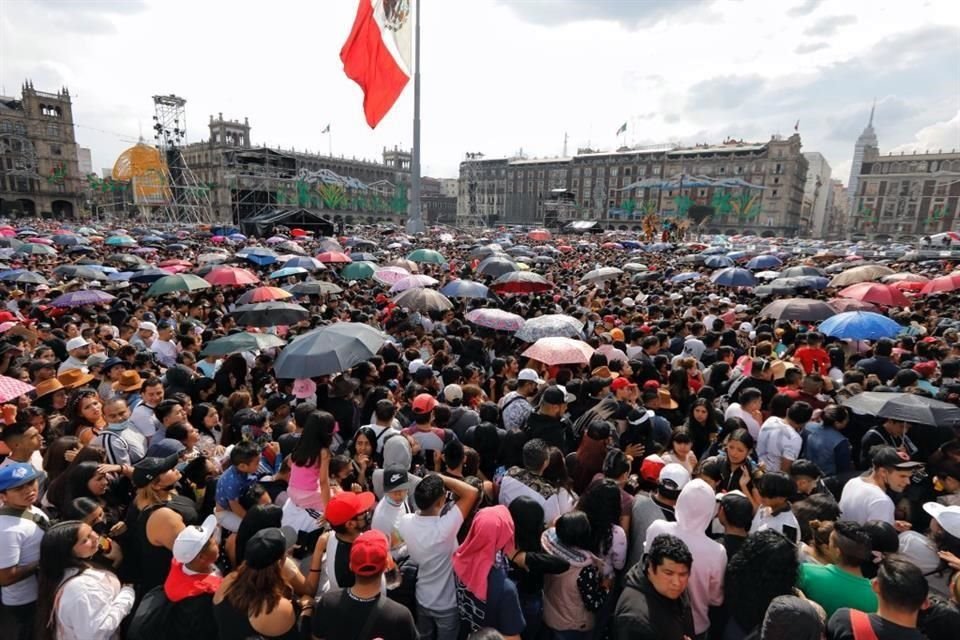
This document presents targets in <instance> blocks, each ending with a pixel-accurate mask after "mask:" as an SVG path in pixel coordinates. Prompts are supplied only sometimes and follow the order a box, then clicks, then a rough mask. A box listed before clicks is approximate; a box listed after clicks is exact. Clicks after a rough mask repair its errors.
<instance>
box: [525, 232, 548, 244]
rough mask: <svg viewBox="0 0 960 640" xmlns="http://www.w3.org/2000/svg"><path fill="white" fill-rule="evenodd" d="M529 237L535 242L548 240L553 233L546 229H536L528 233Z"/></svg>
mask: <svg viewBox="0 0 960 640" xmlns="http://www.w3.org/2000/svg"><path fill="white" fill-rule="evenodd" d="M527 237H528V238H530V239H531V240H533V241H534V242H546V241H547V240H550V238H552V237H553V235H552V234H551V233H550V232H549V231H547V230H546V229H534V230H533V231H531V232H530V233H528V234H527Z"/></svg>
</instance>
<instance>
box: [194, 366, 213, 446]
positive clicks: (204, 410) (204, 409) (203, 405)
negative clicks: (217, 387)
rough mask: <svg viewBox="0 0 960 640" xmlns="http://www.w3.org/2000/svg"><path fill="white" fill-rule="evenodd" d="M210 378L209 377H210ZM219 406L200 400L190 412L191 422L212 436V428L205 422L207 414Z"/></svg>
mask: <svg viewBox="0 0 960 640" xmlns="http://www.w3.org/2000/svg"><path fill="white" fill-rule="evenodd" d="M208 380H209V378H208ZM216 410H217V407H216V406H215V405H213V404H212V403H210V402H200V403H197V404H194V405H193V411H191V412H190V424H192V425H193V426H194V428H195V429H196V430H197V431H199V432H200V433H203V434H206V435H208V436H212V435H213V434H212V433H211V432H210V429H208V428H207V425H205V424H204V423H203V421H204V420H205V419H206V417H207V414H208V413H210V412H211V411H216Z"/></svg>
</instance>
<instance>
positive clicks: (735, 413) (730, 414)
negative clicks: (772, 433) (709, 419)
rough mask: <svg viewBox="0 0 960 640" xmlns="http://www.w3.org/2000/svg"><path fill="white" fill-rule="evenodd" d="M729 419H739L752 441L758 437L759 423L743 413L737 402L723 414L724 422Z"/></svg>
mask: <svg viewBox="0 0 960 640" xmlns="http://www.w3.org/2000/svg"><path fill="white" fill-rule="evenodd" d="M730 418H740V419H741V420H743V421H744V422H745V423H746V424H747V431H749V432H750V435H751V436H753V439H754V440H756V439H757V438H759V437H760V423H759V422H757V421H756V419H755V418H754V417H753V416H752V415H750V414H749V413H747V412H746V411H744V410H743V407H741V406H740V403H739V402H734V403H732V404H731V405H730V406H729V407H727V410H726V411H725V412H724V413H723V419H724V420H729V419H730ZM777 468H778V469H779V468H780V467H779V466H778V467H777Z"/></svg>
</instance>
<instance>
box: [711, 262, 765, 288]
mask: <svg viewBox="0 0 960 640" xmlns="http://www.w3.org/2000/svg"><path fill="white" fill-rule="evenodd" d="M710 280H711V281H713V283H714V284H718V285H720V286H723V287H755V286H756V285H757V279H756V278H754V277H753V274H752V273H750V272H749V271H748V270H746V269H740V268H738V267H728V268H726V269H721V270H720V271H716V272H714V273H713V275H711V276H710Z"/></svg>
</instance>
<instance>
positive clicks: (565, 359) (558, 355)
mask: <svg viewBox="0 0 960 640" xmlns="http://www.w3.org/2000/svg"><path fill="white" fill-rule="evenodd" d="M522 355H523V356H524V357H526V358H532V359H534V360H537V361H538V362H542V363H544V364H545V365H548V366H553V365H557V364H589V363H590V356H592V355H593V347H591V346H590V345H588V344H587V343H586V342H582V341H580V340H574V339H573V338H540V339H539V340H537V341H536V342H534V343H533V344H532V345H531V346H530V347H528V348H527V350H526V351H524V352H523V354H522Z"/></svg>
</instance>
